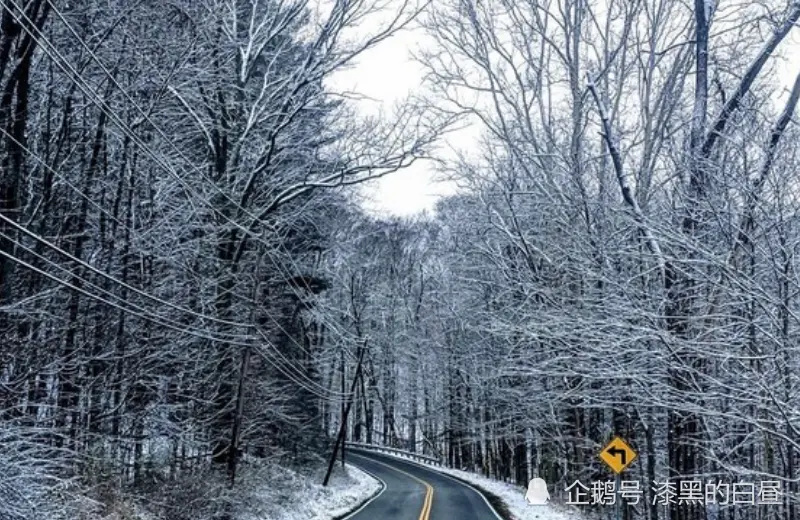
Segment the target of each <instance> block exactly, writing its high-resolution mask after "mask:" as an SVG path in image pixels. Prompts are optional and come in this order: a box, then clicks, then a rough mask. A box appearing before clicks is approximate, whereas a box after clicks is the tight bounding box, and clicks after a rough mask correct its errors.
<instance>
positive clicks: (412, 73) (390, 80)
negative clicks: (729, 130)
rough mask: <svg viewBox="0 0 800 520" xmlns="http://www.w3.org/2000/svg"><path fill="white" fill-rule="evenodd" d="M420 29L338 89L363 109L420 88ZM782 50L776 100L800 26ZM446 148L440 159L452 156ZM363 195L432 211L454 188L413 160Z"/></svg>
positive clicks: (369, 204) (795, 65)
mask: <svg viewBox="0 0 800 520" xmlns="http://www.w3.org/2000/svg"><path fill="white" fill-rule="evenodd" d="M423 36H424V35H423V33H422V31H421V30H411V29H407V30H404V31H402V32H400V33H398V34H396V35H395V36H393V37H392V38H390V39H388V40H386V41H384V42H382V43H381V44H379V45H378V46H376V47H375V48H373V49H371V50H370V51H368V52H366V53H364V54H363V55H362V56H361V57H360V58H359V60H358V61H357V62H356V63H355V66H354V67H353V68H351V69H349V70H347V71H344V72H341V73H339V74H338V76H337V77H336V78H335V80H334V81H335V86H336V88H337V89H341V90H349V91H353V92H356V93H358V94H361V95H364V96H367V97H368V98H371V99H372V100H374V101H367V100H365V101H360V102H359V103H361V104H362V107H363V110H365V111H374V110H380V109H383V110H389V109H391V106H392V105H393V104H394V103H396V102H398V101H400V100H402V99H403V98H404V97H405V96H407V95H408V94H410V93H414V92H415V91H416V90H417V89H419V88H420V86H421V83H422V74H423V71H422V68H421V66H420V65H418V64H417V63H415V62H414V61H413V59H412V57H411V55H412V52H413V51H415V50H416V49H417V48H419V46H420V45H421V44H424V43H422V38H423ZM780 49H783V50H784V51H785V54H784V57H783V58H778V60H779V61H778V64H777V70H778V78H776V79H777V80H778V81H779V82H780V83H781V85H782V86H783V87H784V88H783V89H782V95H781V96H780V98H779V99H778V100H776V102H778V103H781V102H782V101H783V100H785V99H786V97H787V96H788V89H789V88H791V85H792V83H793V82H794V78H795V76H796V74H797V73H798V71H799V70H800V29H798V28H795V29H794V30H793V31H792V33H791V34H790V35H789V37H788V38H787V39H786V40H784V42H783V43H782V44H781V47H780ZM477 135H478V132H477V131H476V129H472V131H459V132H454V133H452V134H450V135H449V136H448V137H447V139H446V141H445V143H444V144H445V147H446V148H452V149H458V150H467V149H469V147H470V146H471V145H474V143H475V142H476V137H477ZM452 155H453V154H452V153H451V152H447V151H445V152H444V153H443V154H442V157H441V158H443V159H446V158H447V157H448V156H450V157H452ZM362 191H363V193H364V195H365V197H366V198H367V201H366V202H365V204H364V206H365V209H367V210H368V211H370V212H373V213H377V214H387V213H388V214H393V215H402V216H410V215H415V214H418V213H421V212H423V211H431V210H432V209H433V207H434V205H435V203H436V201H437V200H438V199H439V198H441V197H442V196H446V195H449V194H452V193H455V191H456V187H455V185H454V184H453V183H451V182H437V180H436V175H435V172H434V168H433V165H432V164H431V163H430V162H421V161H420V162H417V163H415V164H413V165H412V166H410V167H409V168H406V169H404V170H401V171H398V172H396V173H393V174H390V175H387V176H386V177H384V178H382V179H380V180H377V181H373V182H371V183H369V184H368V185H366V186H364V187H363V188H362Z"/></svg>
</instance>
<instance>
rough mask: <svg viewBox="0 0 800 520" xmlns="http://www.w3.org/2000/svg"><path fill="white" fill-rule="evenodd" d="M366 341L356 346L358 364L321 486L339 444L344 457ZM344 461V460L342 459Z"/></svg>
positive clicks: (329, 471)
mask: <svg viewBox="0 0 800 520" xmlns="http://www.w3.org/2000/svg"><path fill="white" fill-rule="evenodd" d="M365 347H366V342H364V344H363V345H361V346H360V347H359V348H358V364H357V365H356V373H355V374H354V375H353V380H352V382H351V383H350V394H349V395H348V396H347V404H346V405H345V406H344V410H343V413H342V423H341V424H340V425H339V435H337V436H336V443H335V444H334V445H333V453H331V458H330V460H329V461H328V471H327V472H326V473H325V479H324V480H323V481H322V485H323V486H327V485H328V481H329V480H330V478H331V473H332V472H333V465H334V464H335V463H336V455H337V454H338V452H339V445H340V444H341V449H342V459H344V441H345V436H346V434H347V416H348V415H349V414H350V408H351V407H352V406H353V393H354V392H355V389H356V383H357V382H358V376H359V374H361V364H362V362H363V360H364V351H365V350H366V348H365ZM342 463H344V461H342Z"/></svg>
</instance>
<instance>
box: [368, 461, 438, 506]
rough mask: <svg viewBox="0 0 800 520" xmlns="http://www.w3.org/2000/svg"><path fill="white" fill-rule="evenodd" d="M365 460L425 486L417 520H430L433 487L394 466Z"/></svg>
mask: <svg viewBox="0 0 800 520" xmlns="http://www.w3.org/2000/svg"><path fill="white" fill-rule="evenodd" d="M365 458H367V459H369V460H370V461H371V462H374V463H375V464H380V465H381V466H384V467H387V468H389V469H392V470H394V471H397V472H399V473H402V474H403V475H405V476H407V477H409V478H411V479H413V480H416V481H417V482H419V483H420V484H422V485H423V486H425V501H424V502H423V503H422V511H420V513H419V520H428V519H429V518H430V516H431V506H432V505H433V486H431V485H430V484H429V483H428V482H425V481H424V480H422V479H421V478H419V477H417V476H414V475H412V474H411V473H408V472H407V471H403V470H402V469H399V468H395V467H394V466H390V465H389V464H384V463H383V462H379V461H377V460H375V459H373V458H370V457H365Z"/></svg>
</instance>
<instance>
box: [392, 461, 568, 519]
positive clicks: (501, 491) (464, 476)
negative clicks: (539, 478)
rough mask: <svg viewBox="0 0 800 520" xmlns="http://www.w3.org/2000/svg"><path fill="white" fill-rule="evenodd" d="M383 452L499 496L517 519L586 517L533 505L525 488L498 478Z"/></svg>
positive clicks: (560, 508)
mask: <svg viewBox="0 0 800 520" xmlns="http://www.w3.org/2000/svg"><path fill="white" fill-rule="evenodd" d="M382 453H383V454H384V455H390V456H392V457H397V458H402V459H405V460H407V461H409V462H413V463H414V464H419V465H420V466H425V467H426V468H430V469H432V470H434V471H438V472H440V473H445V474H447V475H452V476H453V477H456V478H459V479H461V480H464V481H466V482H469V483H470V484H472V485H474V486H476V487H477V488H480V489H481V490H485V491H487V492H489V493H491V494H493V495H495V496H497V497H498V498H500V500H502V501H503V503H505V505H506V507H507V508H508V511H509V512H510V513H511V514H512V515H513V517H514V519H515V520H583V518H584V517H583V516H581V515H580V514H579V513H578V512H577V511H572V510H570V509H568V506H561V505H557V504H547V505H541V506H532V505H530V504H529V503H528V502H526V501H525V488H522V487H519V486H515V485H513V484H508V483H505V482H500V481H498V480H494V479H490V478H487V477H484V476H482V475H478V474H476V473H470V472H468V471H461V470H457V469H450V468H444V467H440V466H434V465H432V464H427V463H423V462H417V461H415V460H412V459H411V458H410V457H405V456H402V455H398V454H393V453H392V454H390V453H385V452H382ZM550 494H551V495H554V494H555V493H554V492H553V490H552V489H551V490H550Z"/></svg>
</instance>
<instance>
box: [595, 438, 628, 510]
mask: <svg viewBox="0 0 800 520" xmlns="http://www.w3.org/2000/svg"><path fill="white" fill-rule="evenodd" d="M636 457H637V454H636V452H635V451H634V450H633V448H631V447H630V446H629V445H628V443H627V442H625V441H624V440H622V438H620V437H614V438H613V439H611V442H609V443H608V444H606V446H605V448H603V449H602V451H601V452H600V460H602V461H603V462H604V463H605V465H606V466H608V467H609V469H610V470H611V471H613V472H614V473H615V474H616V479H615V486H614V495H615V500H614V503H615V509H616V517H617V518H616V520H620V518H621V516H622V502H621V500H620V494H619V488H620V487H622V477H621V475H622V472H623V471H625V470H626V469H628V468H629V467H630V465H631V464H633V461H635V460H636Z"/></svg>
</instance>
